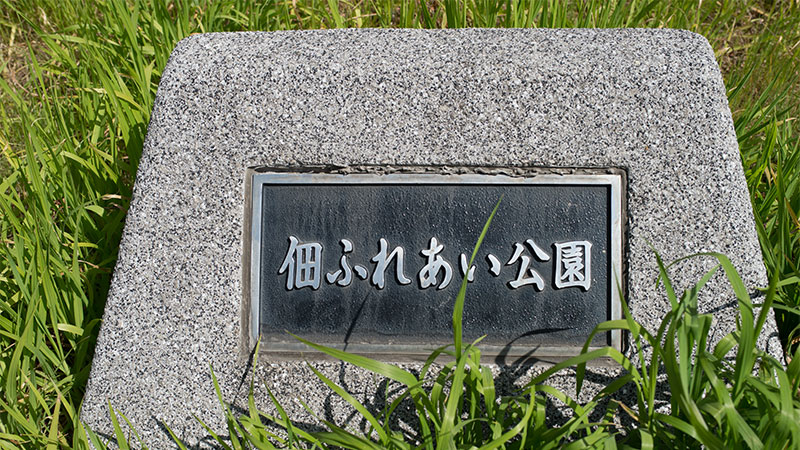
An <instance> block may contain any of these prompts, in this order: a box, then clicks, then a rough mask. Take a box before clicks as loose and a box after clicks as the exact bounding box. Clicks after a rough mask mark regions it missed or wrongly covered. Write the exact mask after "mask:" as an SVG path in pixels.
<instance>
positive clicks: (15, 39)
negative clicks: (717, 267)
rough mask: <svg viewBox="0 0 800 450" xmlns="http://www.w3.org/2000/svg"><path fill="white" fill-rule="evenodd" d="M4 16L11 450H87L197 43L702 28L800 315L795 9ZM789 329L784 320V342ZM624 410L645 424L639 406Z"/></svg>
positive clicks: (314, 6)
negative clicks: (289, 34)
mask: <svg viewBox="0 0 800 450" xmlns="http://www.w3.org/2000/svg"><path fill="white" fill-rule="evenodd" d="M0 5H2V6H0V72H2V77H0V124H2V126H0V149H2V150H1V151H2V155H3V156H2V158H0V175H2V178H0V239H2V240H3V246H2V253H0V255H2V256H1V257H0V374H2V375H0V391H2V392H3V394H4V395H3V396H2V398H0V446H11V447H14V446H21V447H27V448H39V447H50V448H58V447H78V448H81V447H83V448H85V447H86V446H87V441H86V439H85V436H84V433H83V432H81V431H80V426H81V425H80V422H79V420H78V409H79V405H80V403H81V399H82V395H83V394H82V393H83V388H84V385H85V383H86V379H87V377H88V372H89V367H90V363H91V354H92V351H93V348H94V341H95V338H96V335H97V331H98V329H99V326H98V325H99V320H100V318H101V315H102V310H103V306H104V303H105V297H106V293H107V291H108V287H109V281H110V277H111V271H112V269H113V267H114V262H115V261H116V254H117V246H118V242H119V239H120V236H121V232H122V226H123V223H124V218H125V212H126V209H127V207H128V203H129V200H130V195H131V189H132V185H133V179H134V177H135V173H136V167H137V164H138V159H139V155H140V153H141V148H142V143H143V140H144V135H145V131H146V126H147V123H148V121H149V118H150V111H151V109H152V103H153V99H154V96H155V90H156V86H157V83H158V80H159V77H160V73H161V70H162V69H163V67H164V65H165V64H166V60H167V58H168V56H169V53H170V51H171V50H172V48H173V47H174V45H175V43H177V41H178V40H180V39H181V38H183V37H185V36H187V35H189V34H191V33H196V32H208V31H241V30H279V29H310V28H333V27H339V26H346V27H425V28H439V27H457V26H476V27H483V26H500V27H505V26H511V27H517V26H519V27H523V26H525V27H528V26H530V27H532V26H536V27H583V26H586V27H672V28H684V29H689V30H692V31H696V32H698V33H700V34H702V35H704V36H706V38H707V39H708V40H709V41H710V42H711V44H712V46H713V47H714V49H715V51H716V54H717V57H718V59H719V61H720V64H721V66H722V69H723V73H724V76H725V81H726V85H727V86H728V89H729V90H728V96H729V99H730V104H731V109H732V111H733V117H734V121H735V128H736V132H737V136H738V137H739V145H740V149H741V154H742V161H743V163H744V168H745V171H746V176H747V180H748V185H749V187H750V192H751V196H752V200H753V205H754V209H755V212H756V220H757V222H758V231H759V236H760V239H761V244H762V249H763V254H764V259H765V261H766V263H767V268H768V271H769V272H770V274H772V275H773V276H774V277H777V280H778V282H777V285H776V293H775V297H774V298H775V307H776V308H777V309H776V312H777V313H778V314H779V315H781V314H784V313H787V312H792V311H796V310H797V306H798V304H800V287H799V286H800V285H799V284H798V282H800V274H799V273H798V268H797V261H799V260H800V245H798V238H799V235H800V233H798V230H799V229H800V222H798V211H799V210H800V186H799V183H800V175H799V174H800V160H799V159H800V148H798V146H800V144H798V142H799V141H798V138H797V135H798V131H800V121H799V120H797V118H798V113H799V112H800V108H799V106H800V105H798V101H797V98H798V96H800V83H799V82H798V80H799V79H800V73H799V72H798V71H799V70H800V44H798V42H800V5H798V3H797V2H784V3H781V2H776V3H775V4H771V3H767V2H758V1H752V0H743V1H740V2H725V3H724V4H723V5H721V6H720V5H717V4H715V3H713V2H695V1H691V2H690V1H688V0H687V1H676V2H639V1H632V2H628V3H622V2H620V3H619V4H615V3H605V2H595V3H591V4H589V3H585V2H567V3H563V4H562V3H557V4H556V3H553V2H550V1H544V0H530V1H515V0H514V1H507V2H506V1H477V0H466V1H465V2H455V1H450V0H442V1H433V2H427V3H420V2H397V1H393V0H382V1H378V2H336V1H321V0H296V1H292V0H276V1H272V2H266V3H264V2H258V3H257V2H254V1H250V0H223V1H217V2H210V1H200V0H198V1H185V2H164V1H156V0H139V1H134V0H89V1H66V2H62V1H56V0H38V1H25V0H0ZM631 300H632V301H635V299H631ZM791 317H793V316H792V315H790V314H789V315H787V317H786V320H785V322H784V323H783V325H782V331H783V332H784V334H786V335H787V337H788V334H789V332H790V331H791V328H792V325H791V324H792V322H791ZM466 348H473V347H469V346H464V349H466ZM464 349H462V350H463V351H465V350H464ZM750 350H752V349H750ZM470 351H472V350H470ZM466 354H471V353H469V352H467V353H466ZM465 358H467V359H466V360H465V361H464V365H465V367H467V366H469V361H468V359H469V357H468V356H467V357H465ZM472 362H473V363H475V360H474V359H473V360H472ZM452 373H453V374H454V373H455V372H452ZM469 373H471V371H465V372H464V376H465V378H464V379H465V380H467V381H465V382H467V383H468V382H471V381H469V380H472V379H471V378H469ZM725 374H726V372H720V373H719V374H718V375H720V376H722V375H725ZM776 376H777V375H776ZM721 379H724V380H729V378H727V375H725V376H724V377H723V378H721ZM487 386H488V385H487ZM738 392H745V391H738ZM693 393H694V391H690V394H693ZM737 395H743V394H741V393H737ZM534 397H535V396H534ZM694 400H696V401H697V400H699V399H697V398H695V399H694ZM741 400H742V399H741V398H738V397H737V398H736V401H737V403H735V404H734V410H735V411H737V412H738V414H740V415H741V416H742V417H745V419H748V417H749V415H752V414H761V410H760V409H752V407H751V406H750V405H749V404H748V403H741ZM783 404H786V403H785V402H784V403H783ZM520 405H522V403H520ZM628 406H629V407H631V408H634V409H632V411H639V412H638V413H636V414H638V415H639V417H645V416H644V415H643V413H642V411H645V410H643V409H642V406H641V405H637V406H634V405H628ZM645 406H646V404H645ZM520 407H522V406H520ZM743 408H744V409H743ZM748 408H750V409H748ZM729 410H730V407H729V406H728V407H726V408H723V409H722V412H723V413H725V414H728V413H729ZM525 411H527V409H526V410H525ZM534 412H536V413H537V414H538V412H539V410H536V411H532V412H531V414H532V417H538V416H535V415H534ZM764 417H766V416H764ZM454 420H455V419H454ZM536 420H538V419H536ZM714 420H716V419H714ZM748 420H749V419H748ZM648 426H649V425H648ZM673 426H674V427H677V426H676V425H673ZM465 427H467V428H469V426H466V425H465ZM754 429H756V428H754ZM76 431H77V432H76ZM642 439H643V441H642V442H644V439H645V438H644V437H643V438H642Z"/></svg>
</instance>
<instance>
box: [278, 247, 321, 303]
mask: <svg viewBox="0 0 800 450" xmlns="http://www.w3.org/2000/svg"><path fill="white" fill-rule="evenodd" d="M299 242H300V241H298V239H297V238H296V237H294V236H289V250H287V252H286V257H285V258H284V259H283V264H281V268H280V270H278V274H282V273H284V272H286V271H288V274H287V277H286V289H287V290H290V291H291V290H292V289H300V288H302V287H306V286H310V287H311V289H319V282H320V279H321V278H322V276H321V273H322V244H320V243H317V242H309V243H305V244H300V243H299Z"/></svg>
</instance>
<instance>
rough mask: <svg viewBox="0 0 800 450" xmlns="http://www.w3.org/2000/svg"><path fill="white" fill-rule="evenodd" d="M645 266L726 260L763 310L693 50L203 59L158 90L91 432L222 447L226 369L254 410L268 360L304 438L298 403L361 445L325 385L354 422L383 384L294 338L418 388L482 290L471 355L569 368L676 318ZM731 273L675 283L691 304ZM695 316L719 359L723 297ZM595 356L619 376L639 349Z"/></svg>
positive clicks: (330, 52)
mask: <svg viewBox="0 0 800 450" xmlns="http://www.w3.org/2000/svg"><path fill="white" fill-rule="evenodd" d="M501 197H502V198H503V200H502V201H501V203H500V207H499V209H498V213H497V216H496V218H495V220H494V222H493V224H492V227H491V228H490V231H489V233H488V234H487V237H486V241H485V244H484V246H483V247H482V251H481V253H480V254H479V255H478V258H477V259H476V260H475V262H474V264H473V265H472V266H469V264H468V262H467V261H468V257H469V255H470V253H471V251H472V246H473V245H474V243H475V240H476V239H477V237H478V235H479V233H480V231H481V227H482V225H483V223H484V221H485V220H486V219H487V218H488V215H489V213H490V212H491V210H492V208H493V207H494V206H495V204H496V203H497V201H498V200H499V199H500V198H501ZM650 246H652V248H653V249H655V250H656V251H658V252H659V253H660V254H661V255H662V257H663V258H664V260H667V261H670V260H673V259H676V258H679V257H682V256H685V255H688V254H692V253H696V252H703V251H718V252H721V253H724V254H726V255H728V256H729V257H730V258H731V260H732V261H733V263H734V265H735V266H736V267H737V269H738V270H739V272H740V274H741V275H742V277H743V279H744V280H745V281H746V283H747V284H748V287H749V288H750V289H752V290H753V292H756V291H755V288H756V287H758V286H764V285H765V284H766V276H765V270H764V266H763V263H762V260H761V252H760V248H759V245H758V240H757V236H756V230H755V225H754V221H753V217H752V210H751V206H750V202H749V197H748V193H747V188H746V185H745V179H744V176H743V172H742V167H741V162H740V158H739V153H738V146H737V141H736V136H735V133H734V129H733V123H732V120H731V115H730V111H729V109H728V103H727V99H726V95H725V87H724V85H723V82H722V78H721V76H720V73H719V68H718V66H717V64H716V61H715V59H714V53H713V51H712V49H711V47H710V46H709V44H708V43H707V42H706V40H705V39H704V38H703V37H701V36H699V35H696V34H693V33H690V32H686V31H677V30H510V29H504V30H437V31H423V30H336V31H334V30H329V31H296V32H275V33H237V34H224V33H223V34H203V35H196V36H192V37H189V38H187V39H185V40H183V41H182V42H181V43H179V44H178V46H177V47H176V49H175V50H174V52H173V54H172V56H171V58H170V60H169V63H168V64H167V67H166V68H165V69H164V72H163V75H162V78H161V83H160V85H159V89H158V94H157V97H156V101H155V106H154V110H153V114H152V118H151V122H150V125H149V129H148V134H147V140H146V142H145V146H144V152H143V156H142V159H141V163H140V165H139V170H138V173H137V177H136V185H135V189H134V196H133V199H132V201H131V205H130V209H129V212H128V217H127V222H126V225H125V231H124V235H123V239H122V244H121V247H120V252H119V260H118V262H117V266H116V270H115V273H114V277H113V282H112V287H111V290H110V293H109V298H108V302H107V305H106V311H105V314H104V318H103V325H102V328H101V331H100V335H99V338H98V344H97V349H96V354H95V357H94V362H93V365H92V372H91V378H90V380H89V383H88V386H87V393H86V398H85V401H84V404H83V412H82V418H83V419H84V420H85V421H86V423H87V424H88V425H89V426H91V427H92V428H93V429H94V430H96V431H98V432H100V433H102V434H106V435H108V436H111V435H112V434H113V433H112V432H111V425H110V419H109V413H108V408H107V406H108V403H109V402H110V403H111V405H112V406H114V408H115V409H117V410H119V411H121V412H123V413H124V414H125V415H126V416H127V417H128V418H129V419H130V420H131V421H132V423H133V424H134V425H135V426H136V427H137V430H138V432H139V433H140V434H141V435H142V436H143V438H144V439H145V442H146V443H148V444H149V445H151V446H153V447H157V448H158V447H165V446H168V445H170V444H169V442H170V438H169V435H168V434H167V433H166V431H165V430H164V428H163V427H162V426H160V425H161V424H166V425H168V426H169V427H170V428H171V429H173V430H174V431H176V432H177V433H178V435H179V436H180V437H181V438H182V439H184V440H186V441H187V442H189V443H192V444H196V443H199V444H200V445H201V446H202V445H203V436H205V434H206V433H205V432H204V430H203V429H202V427H201V426H200V424H199V423H198V422H197V421H196V420H195V419H194V417H193V415H196V416H197V417H199V418H201V419H202V420H203V421H205V422H206V423H207V424H209V425H211V426H212V427H216V428H218V429H223V428H224V423H223V419H224V417H223V415H222V412H221V410H220V406H219V404H218V401H217V398H216V395H215V392H214V386H213V384H212V381H211V371H210V368H211V367H213V369H214V371H215V373H216V375H217V377H218V378H219V381H220V385H221V389H222V393H223V396H224V398H225V400H226V401H228V402H231V403H232V404H233V405H235V406H236V405H239V406H243V405H244V407H245V408H246V403H245V402H246V399H247V390H248V387H249V383H248V382H247V379H248V376H249V374H250V371H251V369H250V368H249V361H250V360H251V358H252V357H253V356H255V355H253V351H254V349H255V342H257V341H258V340H260V341H261V343H262V344H261V347H262V349H263V352H262V354H260V355H257V356H255V358H254V359H255V360H256V361H257V365H256V374H257V377H259V378H262V379H263V380H265V381H266V383H268V384H269V385H270V387H271V389H272V390H273V391H274V392H275V393H276V395H277V396H278V398H279V399H280V400H281V401H282V403H283V404H284V405H285V406H286V408H287V409H288V410H289V412H290V414H297V413H299V412H302V409H301V407H300V406H299V405H298V404H297V403H296V402H295V401H294V398H295V397H301V398H303V399H304V400H305V401H306V402H308V403H309V404H310V406H311V407H313V408H319V410H323V409H324V410H325V411H326V413H325V414H327V415H328V417H329V418H331V419H332V420H334V421H337V422H339V423H341V424H344V425H347V424H346V421H347V417H348V416H347V414H348V410H347V408H346V406H345V405H342V404H339V403H336V402H331V401H330V399H329V398H327V397H326V396H327V395H328V390H327V388H326V387H325V386H324V385H323V384H322V383H321V382H319V381H317V379H316V377H315V376H314V375H313V373H312V372H311V371H310V370H308V368H307V367H306V366H305V361H310V362H311V363H312V364H314V365H315V366H316V367H318V368H320V370H322V371H323V372H324V373H326V374H327V375H328V376H329V377H330V378H332V379H335V380H339V381H340V382H342V383H343V384H344V385H346V386H347V388H348V389H349V390H351V391H352V392H354V393H356V395H357V396H365V395H370V394H371V393H373V392H375V390H376V389H377V383H379V381H380V380H375V379H373V378H372V377H371V376H368V375H367V374H365V373H363V372H361V371H359V370H356V369H354V368H352V367H350V366H346V365H340V364H338V363H336V362H332V361H325V360H323V359H321V358H320V355H319V354H315V353H313V352H310V351H309V349H307V348H305V347H304V346H302V345H300V344H299V343H298V342H297V341H295V340H294V339H292V338H291V337H290V336H289V335H287V334H286V333H285V332H284V330H289V331H293V332H296V333H297V334H299V335H302V336H305V337H309V338H311V339H315V340H319V341H320V342H324V343H327V344H329V345H334V346H339V347H343V348H347V349H348V350H351V351H357V352H361V353H366V354H372V355H375V356H377V357H379V358H381V359H384V360H388V361H398V362H403V363H405V364H411V365H414V364H418V363H417V362H415V361H418V359H419V357H420V356H421V355H424V354H425V353H426V352H427V351H429V350H430V349H432V348H433V347H436V346H438V345H441V344H443V343H447V342H449V340H448V339H449V333H450V330H449V328H448V326H449V317H450V313H451V309H452V304H453V298H454V297H455V294H456V292H457V290H458V285H459V284H460V283H461V280H462V279H463V278H464V277H468V278H469V279H470V284H469V288H468V291H467V301H466V305H465V312H464V328H465V333H466V334H467V335H468V336H470V337H474V336H476V335H481V334H487V338H486V342H485V344H486V348H487V349H488V350H487V351H488V352H489V353H493V354H495V355H497V356H496V359H495V361H496V362H497V363H499V364H504V363H510V362H513V360H514V357H515V356H517V355H530V354H532V355H534V356H535V357H536V358H537V359H539V360H542V361H548V360H550V359H557V358H559V357H563V356H566V355H568V354H571V353H574V352H575V351H576V347H578V346H580V345H581V344H582V343H583V341H584V340H585V338H586V335H587V334H588V330H591V328H592V327H593V326H594V325H596V324H597V323H598V322H600V321H602V320H606V319H609V318H615V317H619V315H620V309H619V308H620V306H619V304H620V301H621V297H624V299H625V300H626V301H627V302H628V304H629V306H630V309H631V311H632V313H633V315H634V316H635V317H636V319H637V320H638V321H640V322H641V323H643V324H644V325H645V326H647V327H649V328H651V329H654V328H656V327H657V325H658V324H659V323H660V319H661V318H662V316H663V315H664V314H665V313H666V312H667V311H668V310H669V303H668V301H667V299H666V298H665V296H664V294H663V292H662V290H660V289H658V288H656V287H655V280H656V276H657V274H658V271H657V266H656V259H655V256H654V253H653V252H652V250H651V247H650ZM714 263H715V261H714V260H713V259H711V258H693V259H689V260H685V261H682V262H681V263H679V264H677V265H676V266H674V267H673V268H672V269H671V274H672V275H673V276H674V278H675V279H674V281H675V284H676V285H677V286H678V287H682V288H685V287H688V286H689V285H691V284H693V283H694V282H696V281H697V280H698V279H699V278H700V277H701V276H702V274H703V273H704V272H705V271H707V270H708V269H710V268H712V267H713V265H714ZM618 286H619V287H621V290H620V289H617V287H618ZM700 305H701V309H702V311H712V312H713V313H714V315H715V322H714V328H713V329H712V331H711V332H712V336H711V337H710V339H711V340H712V341H714V340H718V339H720V338H721V337H722V336H724V335H725V334H726V333H728V332H729V331H731V330H732V329H734V327H735V320H736V302H735V298H734V296H733V293H732V292H731V290H730V288H729V287H728V285H727V283H726V281H725V280H724V277H723V276H722V275H721V274H717V275H716V276H715V277H714V279H712V281H711V282H710V283H709V285H708V286H707V287H706V288H705V290H704V291H703V293H702V295H701V301H700ZM774 330H775V326H774V323H773V321H772V319H770V321H769V322H768V327H767V333H766V334H764V335H762V336H761V342H760V344H761V346H762V347H764V348H767V350H768V351H771V352H773V353H777V352H779V348H780V344H779V343H778V340H777V337H776V333H774ZM592 345H593V346H603V345H614V346H616V347H618V348H622V349H623V350H624V348H625V342H624V336H622V335H621V334H613V333H612V334H609V335H601V336H599V337H598V338H596V339H595V341H594V342H593V343H592ZM532 351H533V353H531V352H532ZM531 370H536V369H535V368H534V369H531ZM603 370H607V371H611V372H613V371H614V370H616V369H615V368H613V367H610V368H605V369H603ZM256 384H258V383H256ZM567 384H568V383H567ZM262 400H264V402H263V404H264V405H266V403H267V402H266V396H263V398H262Z"/></svg>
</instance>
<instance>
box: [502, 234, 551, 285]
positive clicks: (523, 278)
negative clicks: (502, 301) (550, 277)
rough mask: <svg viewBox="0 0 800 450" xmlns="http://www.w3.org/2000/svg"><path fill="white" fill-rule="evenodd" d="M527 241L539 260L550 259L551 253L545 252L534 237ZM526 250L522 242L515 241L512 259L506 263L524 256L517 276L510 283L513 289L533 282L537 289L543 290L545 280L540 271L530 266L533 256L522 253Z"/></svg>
mask: <svg viewBox="0 0 800 450" xmlns="http://www.w3.org/2000/svg"><path fill="white" fill-rule="evenodd" d="M525 243H526V244H528V247H529V248H530V249H531V250H532V251H533V254H534V255H535V256H536V259H538V260H539V261H550V255H548V254H547V253H545V251H544V250H542V249H541V247H539V246H538V245H536V243H535V242H533V239H528V240H527V241H525ZM524 250H525V247H524V246H523V245H522V244H520V243H519V242H515V243H514V254H513V255H512V256H511V259H509V260H508V262H507V263H506V265H511V264H515V263H516V262H517V260H518V259H520V258H522V263H521V264H520V266H519V271H517V278H516V279H515V280H514V281H510V282H509V283H508V285H509V286H510V287H511V289H517V288H519V287H521V286H525V285H528V284H533V285H534V286H535V288H536V290H537V291H541V290H542V289H544V280H543V279H542V277H541V276H540V275H539V273H538V272H536V271H535V270H533V269H532V268H531V267H530V264H531V258H530V256H527V255H523V254H522V252H523V251H524Z"/></svg>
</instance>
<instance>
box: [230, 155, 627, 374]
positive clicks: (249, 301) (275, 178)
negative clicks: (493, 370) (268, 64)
mask: <svg viewBox="0 0 800 450" xmlns="http://www.w3.org/2000/svg"><path fill="white" fill-rule="evenodd" d="M529 170H530V173H525V174H523V175H513V176H511V175H504V174H497V175H493V174H482V173H461V174H453V175H448V174H435V173H347V174H339V173H327V172H278V171H274V172H266V171H263V170H259V169H248V171H247V174H246V177H245V192H246V199H245V216H244V222H245V223H244V230H243V238H244V239H243V240H244V246H243V273H242V278H243V290H244V292H243V297H244V301H243V305H242V306H243V307H242V341H243V344H244V345H243V346H242V349H241V350H242V352H241V356H242V357H246V356H247V355H251V352H252V350H253V348H254V347H255V345H256V343H257V342H258V339H259V337H260V333H259V328H260V306H261V305H260V298H259V295H260V294H259V293H260V284H261V280H260V273H261V267H260V262H261V236H262V234H261V232H262V229H261V228H262V221H263V219H262V211H261V209H262V193H263V186H264V185H268V184H281V185H286V184H297V185H314V184H343V185H357V184H394V185H415V184H426V185H431V184H434V185H435V184H442V185H447V184H460V185H486V184H507V185H509V184H510V185H537V184H543V185H606V186H609V187H610V189H611V192H610V198H611V205H610V208H611V211H610V217H611V224H610V234H611V235H610V236H609V247H610V248H609V250H610V252H611V270H612V274H611V275H612V276H613V279H610V280H609V289H610V292H609V294H610V305H609V307H610V311H609V312H610V314H609V317H608V319H609V320H616V319H621V318H622V306H621V299H620V288H621V289H624V286H625V272H624V267H623V249H624V239H625V234H624V229H623V228H624V223H625V218H624V216H625V193H624V188H625V172H624V171H623V170H622V169H617V168H598V169H567V170H563V171H562V172H558V171H557V170H555V169H540V170H542V171H543V173H542V172H537V169H529ZM609 343H610V345H611V346H613V347H614V348H616V349H618V350H622V345H623V344H622V332H621V331H620V330H613V331H611V332H610V339H609ZM274 344H275V343H270V348H268V349H267V348H263V346H262V350H261V353H264V354H268V355H270V358H273V359H274V358H277V359H295V358H297V357H299V356H300V355H301V354H315V355H316V356H317V357H321V358H323V359H325V358H326V356H325V355H323V354H320V353H318V352H315V351H314V350H313V349H311V348H309V347H307V346H306V345H304V344H302V343H300V342H287V343H285V344H278V345H274ZM326 345H328V346H332V347H335V348H339V349H342V348H346V350H348V351H350V352H354V353H359V354H365V355H370V356H373V357H377V358H379V359H384V360H393V361H419V360H423V361H424V360H425V358H426V357H427V356H428V355H429V354H430V351H432V350H433V348H434V347H435V345H431V347H430V349H428V348H421V346H419V345H380V344H349V345H345V344H339V345H331V344H327V343H326ZM595 348H597V347H590V348H589V349H590V350H592V349H595ZM580 350H581V349H580V348H576V347H564V346H559V347H543V346H540V347H536V348H535V349H531V348H530V346H516V347H515V346H513V345H511V346H505V347H499V346H484V345H481V351H482V353H483V354H486V355H496V356H498V357H500V356H502V357H506V356H509V357H520V356H522V357H525V358H528V359H529V358H532V359H534V360H536V361H557V360H561V359H564V358H566V357H569V356H574V355H577V354H578V353H580Z"/></svg>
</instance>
